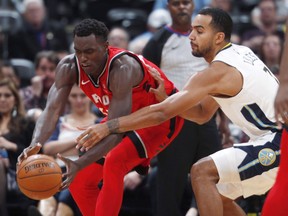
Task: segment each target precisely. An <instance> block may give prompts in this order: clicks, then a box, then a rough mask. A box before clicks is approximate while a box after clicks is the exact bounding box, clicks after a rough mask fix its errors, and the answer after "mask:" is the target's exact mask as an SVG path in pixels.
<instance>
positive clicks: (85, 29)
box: [73, 19, 109, 41]
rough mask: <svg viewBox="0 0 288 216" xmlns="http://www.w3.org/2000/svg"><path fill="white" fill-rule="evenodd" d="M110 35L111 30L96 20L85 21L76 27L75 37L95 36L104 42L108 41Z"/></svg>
mask: <svg viewBox="0 0 288 216" xmlns="http://www.w3.org/2000/svg"><path fill="white" fill-rule="evenodd" d="M108 33H109V30H108V28H107V26H106V25H105V24H104V23H103V22H101V21H98V20H96V19H84V20H82V21H81V22H80V23H78V24H77V25H76V26H75V28H74V31H73V36H74V37H75V36H78V37H86V36H89V35H91V34H94V35H95V36H96V37H99V38H101V39H103V41H107V37H108Z"/></svg>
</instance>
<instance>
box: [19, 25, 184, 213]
mask: <svg viewBox="0 0 288 216" xmlns="http://www.w3.org/2000/svg"><path fill="white" fill-rule="evenodd" d="M107 34H108V29H107V27H106V26H105V25H104V23H102V22H99V21H97V20H94V19H85V20H83V21H82V22H80V23H79V24H78V25H77V26H76V27H75V29H74V49H75V55H74V54H72V55H69V56H67V57H65V58H64V59H63V60H62V61H61V62H60V63H59V64H58V66H57V69H56V79H55V83H54V84H53V86H52V87H51V89H50V92H49V96H48V101H47V105H46V108H45V110H44V111H43V113H42V115H41V116H40V117H39V119H38V121H37V123H36V127H35V131H34V136H33V139H32V142H31V145H30V146H29V147H28V148H26V149H25V150H24V151H23V153H22V154H21V155H20V156H19V158H18V164H20V163H21V162H22V160H23V159H24V158H26V157H27V156H29V155H31V154H36V153H38V152H39V150H40V148H41V145H40V144H38V143H44V142H45V141H46V140H47V139H48V138H49V137H50V135H51V133H52V132H53V130H54V128H55V126H56V123H57V121H58V118H59V116H60V115H61V113H62V110H63V109H64V107H65V104H66V101H67V98H68V95H69V93H70V90H71V88H72V86H73V85H74V84H75V83H77V84H78V85H79V86H80V87H81V89H82V90H83V92H85V94H86V95H87V96H88V97H89V98H90V99H91V100H92V101H93V102H94V104H95V105H96V106H97V107H98V108H99V109H100V110H101V111H102V113H103V114H105V115H106V116H107V118H106V119H113V118H117V117H120V116H123V115H127V114H129V113H131V112H134V111H136V110H138V109H140V108H142V107H145V106H147V105H150V104H154V103H157V100H156V98H155V95H154V94H153V92H151V89H155V88H156V83H157V82H156V81H155V80H154V78H153V77H152V76H151V74H150V73H149V72H148V69H149V65H150V66H152V67H154V68H155V67H156V66H155V65H154V64H152V63H151V62H149V61H147V60H146V59H144V58H143V57H142V56H138V55H135V54H133V53H131V52H129V51H126V50H122V49H118V48H113V47H110V46H109V45H108V42H107ZM156 68H157V67H156ZM159 73H160V74H161V76H162V78H163V79H164V80H165V89H166V92H167V94H169V95H171V94H173V93H174V92H175V91H176V89H175V87H174V85H173V83H172V82H170V81H169V80H168V79H167V78H166V77H165V75H164V74H163V73H162V71H160V69H159ZM104 121H105V120H104ZM182 124H183V120H182V119H181V118H179V117H176V118H173V119H171V120H168V121H165V122H164V123H162V124H161V125H159V126H155V127H150V128H147V129H141V130H137V131H130V132H128V133H125V134H112V135H110V136H108V137H107V138H105V139H103V141H102V142H101V143H99V145H97V146H95V148H92V149H90V150H89V151H87V152H85V153H84V154H83V155H82V156H81V157H80V158H79V159H78V160H76V161H74V162H72V161H70V160H68V159H66V158H64V157H62V156H61V155H59V157H60V159H62V160H63V161H64V162H65V163H66V165H67V173H66V175H65V176H68V178H67V179H66V180H65V181H64V182H63V188H65V187H67V186H68V184H66V183H67V182H71V180H72V179H73V182H72V184H71V185H70V191H71V193H72V196H73V198H74V199H75V201H76V203H77V205H78V206H79V208H80V210H81V212H82V214H83V215H85V216H92V215H97V216H117V215H118V213H119V211H120V207H121V203H122V196H123V178H124V176H125V175H126V174H127V173H128V172H129V171H130V170H133V169H136V171H138V172H140V173H141V172H145V171H147V167H148V165H149V162H150V159H151V158H152V157H154V156H155V155H156V154H157V153H159V152H160V151H162V150H163V149H164V148H165V147H166V146H167V145H168V144H169V143H170V142H171V140H173V138H174V137H175V136H176V135H177V133H178V132H179V130H180V128H181V126H182ZM88 138H89V137H85V138H83V139H88ZM117 144H118V145H117ZM75 146H76V141H75ZM105 155H106V157H105V159H103V156H105ZM96 161H97V162H96ZM76 174H77V175H76ZM101 180H103V185H102V188H101V189H99V182H100V181H101Z"/></svg>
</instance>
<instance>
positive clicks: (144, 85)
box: [76, 47, 176, 115]
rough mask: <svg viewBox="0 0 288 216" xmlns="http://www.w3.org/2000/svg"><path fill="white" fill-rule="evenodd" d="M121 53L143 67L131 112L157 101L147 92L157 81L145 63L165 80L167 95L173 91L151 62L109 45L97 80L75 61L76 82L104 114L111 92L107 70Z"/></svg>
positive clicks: (108, 70)
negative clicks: (141, 77) (106, 56)
mask: <svg viewBox="0 0 288 216" xmlns="http://www.w3.org/2000/svg"><path fill="white" fill-rule="evenodd" d="M122 55H129V56H131V57H132V58H134V59H136V60H137V61H138V62H139V64H140V65H141V67H142V69H143V73H144V76H143V79H142V81H141V82H140V84H139V85H137V86H135V87H134V88H133V94H132V112H134V111H136V110H138V109H140V108H142V107H145V106H148V105H151V104H155V103H157V102H158V101H157V100H156V98H155V95H154V94H153V93H149V88H150V87H153V88H155V87H156V85H157V82H156V81H155V80H154V79H153V77H152V76H151V75H150V73H149V72H148V67H147V65H150V66H152V67H154V68H157V70H158V71H159V73H160V74H161V77H162V78H163V79H164V81H165V89H166V93H167V94H168V95H170V94H172V93H173V92H175V90H176V89H175V87H174V84H173V83H172V82H171V81H169V80H168V78H167V77H166V76H165V75H164V73H163V72H162V71H161V70H160V69H159V68H158V67H157V66H156V65H154V64H153V63H152V62H149V61H148V60H146V59H145V58H144V57H143V56H141V55H136V54H134V53H132V52H129V51H127V50H123V49H119V48H115V47H109V48H108V59H107V62H106V65H105V68H104V69H103V71H102V73H101V74H100V76H99V77H98V80H97V82H94V81H93V80H92V79H90V77H89V76H88V75H87V74H86V73H85V72H84V70H83V69H82V68H81V66H80V65H79V62H78V60H77V58H76V63H77V67H78V73H79V74H78V77H79V80H78V83H79V86H80V88H81V89H82V90H83V91H84V93H85V94H86V95H87V96H88V97H89V98H90V99H91V100H92V101H93V102H94V104H95V105H96V106H97V107H98V108H99V110H100V111H101V112H102V113H103V114H104V115H108V109H109V103H110V101H111V99H112V96H113V95H112V92H111V91H110V90H109V72H110V69H111V66H112V64H113V60H114V59H116V58H118V57H120V56H122ZM119 72H120V71H119ZM123 85H125V83H123Z"/></svg>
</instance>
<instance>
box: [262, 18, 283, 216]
mask: <svg viewBox="0 0 288 216" xmlns="http://www.w3.org/2000/svg"><path fill="white" fill-rule="evenodd" d="M287 30H288V20H287V21H286V36H285V46H284V51H283V55H282V60H281V65H280V76H279V81H280V86H279V89H278V92H277V95H276V98H275V104H274V105H275V115H276V119H278V120H279V119H280V118H282V119H286V118H287V116H288V62H287V59H288V32H287ZM280 147H281V148H280V150H281V156H280V165H279V170H278V174H277V178H276V181H275V184H274V186H273V187H272V189H271V190H270V192H269V194H268V196H267V198H266V200H265V203H264V206H263V211H262V214H261V215H262V216H270V215H277V216H286V215H287V213H288V205H286V204H285V203H286V202H287V200H288V193H287V191H288V178H287V171H288V122H286V130H283V133H282V138H281V146H280Z"/></svg>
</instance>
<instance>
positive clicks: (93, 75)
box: [89, 52, 108, 80]
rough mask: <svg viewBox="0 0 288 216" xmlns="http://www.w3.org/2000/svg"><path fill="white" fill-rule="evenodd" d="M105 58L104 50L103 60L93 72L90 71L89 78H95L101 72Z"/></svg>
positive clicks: (105, 61)
mask: <svg viewBox="0 0 288 216" xmlns="http://www.w3.org/2000/svg"><path fill="white" fill-rule="evenodd" d="M107 59H108V53H107V52H106V54H105V55H104V58H103V61H102V62H101V64H100V65H99V67H98V68H97V69H96V70H95V72H92V73H90V74H89V76H90V77H91V78H93V79H95V80H97V78H98V76H99V75H100V74H101V73H102V71H103V70H104V68H105V66H106V63H107Z"/></svg>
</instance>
